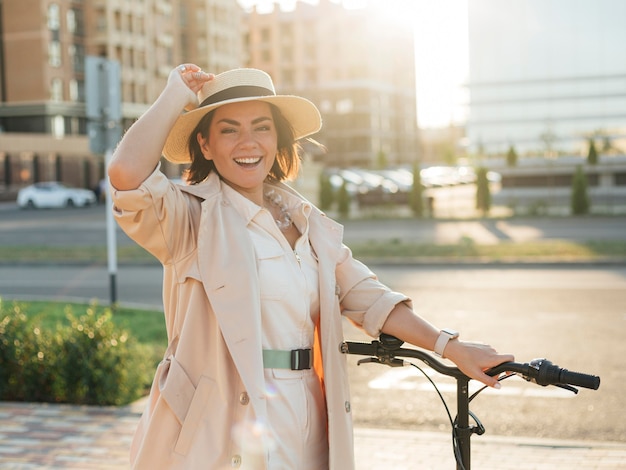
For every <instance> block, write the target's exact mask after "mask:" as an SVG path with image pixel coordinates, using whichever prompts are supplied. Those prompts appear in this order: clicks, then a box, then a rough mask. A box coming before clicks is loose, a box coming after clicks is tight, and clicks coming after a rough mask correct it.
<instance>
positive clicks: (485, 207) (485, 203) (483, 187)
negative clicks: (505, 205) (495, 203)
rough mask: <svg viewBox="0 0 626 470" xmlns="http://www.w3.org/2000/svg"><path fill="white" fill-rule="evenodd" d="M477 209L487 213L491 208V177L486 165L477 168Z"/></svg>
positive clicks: (484, 213)
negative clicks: (488, 174) (489, 177)
mask: <svg viewBox="0 0 626 470" xmlns="http://www.w3.org/2000/svg"><path fill="white" fill-rule="evenodd" d="M476 209H478V210H479V211H481V212H482V213H483V215H487V213H488V212H489V209H491V191H490V190H489V179H488V178H487V168H485V167H480V168H478V169H477V170H476Z"/></svg>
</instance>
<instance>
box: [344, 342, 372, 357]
mask: <svg viewBox="0 0 626 470" xmlns="http://www.w3.org/2000/svg"><path fill="white" fill-rule="evenodd" d="M342 348H345V350H343V352H345V353H348V354H359V355H361V356H376V354H377V351H376V346H374V345H373V344H372V343H353V342H350V341H347V342H345V343H343V345H342Z"/></svg>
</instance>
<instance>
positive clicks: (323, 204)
mask: <svg viewBox="0 0 626 470" xmlns="http://www.w3.org/2000/svg"><path fill="white" fill-rule="evenodd" d="M334 201H335V194H334V191H333V185H332V184H331V183H330V177H329V176H328V175H327V174H326V173H324V172H322V173H320V209H322V210H323V211H327V210H328V209H330V208H331V207H332V205H333V202H334Z"/></svg>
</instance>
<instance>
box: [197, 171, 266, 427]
mask: <svg viewBox="0 0 626 470" xmlns="http://www.w3.org/2000/svg"><path fill="white" fill-rule="evenodd" d="M215 180H217V178H215ZM220 184H221V183H220V182H219V181H211V178H210V179H209V181H208V182H207V183H205V184H203V185H198V186H199V187H198V188H197V190H196V191H194V193H195V194H196V195H199V196H201V197H203V198H205V200H204V202H203V203H202V215H201V218H200V224H199V232H198V263H199V266H200V273H201V276H202V281H203V284H204V288H205V291H206V294H207V297H208V299H209V302H210V304H211V307H212V309H213V311H214V313H215V316H216V318H217V321H218V323H219V325H220V328H221V331H222V335H223V337H224V341H225V342H226V345H227V347H228V350H229V351H230V354H231V356H232V358H233V361H234V363H235V366H236V367H237V370H238V371H239V375H240V377H241V380H242V382H243V385H244V387H245V388H246V390H247V391H248V394H249V396H250V399H251V402H252V404H253V406H254V408H255V411H256V414H257V418H258V419H260V420H262V421H263V420H265V417H266V407H265V399H264V394H265V381H264V378H263V359H262V354H261V350H262V346H261V321H260V318H261V305H260V295H259V282H258V278H257V275H256V256H255V253H254V247H253V246H252V243H251V242H250V237H249V235H248V231H247V229H246V226H245V221H244V220H243V218H242V217H241V216H240V215H239V214H238V213H237V211H236V210H235V209H234V208H233V207H232V206H231V205H230V204H229V203H228V201H226V200H225V199H224V198H223V197H222V195H221V192H220V191H219V185H220ZM202 187H204V188H205V191H198V190H201V189H203V188H202ZM206 188H210V189H208V191H207V190H206ZM189 192H191V191H189ZM199 193H200V194H199Z"/></svg>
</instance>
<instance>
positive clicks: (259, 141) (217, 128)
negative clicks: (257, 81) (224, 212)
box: [197, 101, 278, 204]
mask: <svg viewBox="0 0 626 470" xmlns="http://www.w3.org/2000/svg"><path fill="white" fill-rule="evenodd" d="M197 138H198V143H199V144H200V148H201V149H202V153H203V155H204V158H206V159H207V160H212V161H213V163H214V164H215V168H216V169H217V171H218V173H219V174H220V176H221V177H222V179H223V180H224V181H225V182H226V183H228V185H229V186H231V187H233V188H234V189H235V190H237V191H238V192H240V193H241V194H243V195H244V196H246V197H248V198H249V199H251V200H253V201H255V202H257V203H259V204H260V203H261V202H262V198H263V182H264V181H265V178H266V177H267V175H268V173H269V171H270V169H271V168H272V165H274V160H275V159H276V153H277V151H278V138H277V132H276V126H275V124H274V119H273V117H272V110H271V107H270V105H269V104H268V103H265V102H263V101H244V102H242V103H231V104H225V105H223V106H220V107H219V108H217V109H216V110H215V114H214V116H213V119H212V121H211V126H210V128H209V134H208V139H205V138H204V137H203V136H202V134H200V133H199V134H198V135H197Z"/></svg>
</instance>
